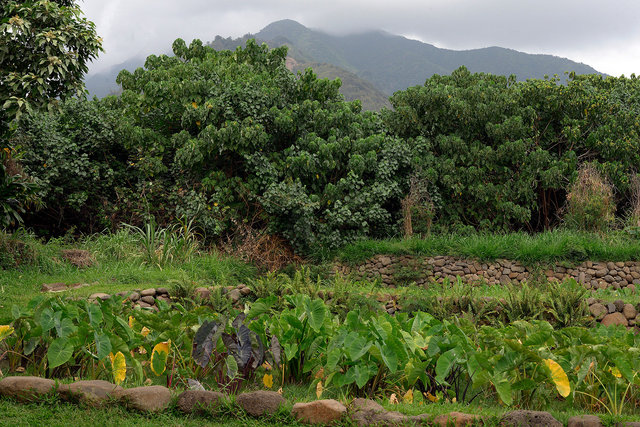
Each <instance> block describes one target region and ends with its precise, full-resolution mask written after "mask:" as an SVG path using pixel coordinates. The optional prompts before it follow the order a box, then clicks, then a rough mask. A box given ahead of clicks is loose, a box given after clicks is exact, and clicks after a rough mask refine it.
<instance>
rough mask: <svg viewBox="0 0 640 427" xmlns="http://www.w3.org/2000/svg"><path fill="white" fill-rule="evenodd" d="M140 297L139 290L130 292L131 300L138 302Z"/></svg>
mask: <svg viewBox="0 0 640 427" xmlns="http://www.w3.org/2000/svg"><path fill="white" fill-rule="evenodd" d="M139 299H140V294H139V293H137V292H131V293H130V294H129V300H130V301H133V302H136V301H138V300H139Z"/></svg>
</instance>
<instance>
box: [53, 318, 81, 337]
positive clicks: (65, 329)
mask: <svg viewBox="0 0 640 427" xmlns="http://www.w3.org/2000/svg"><path fill="white" fill-rule="evenodd" d="M55 326H56V333H57V334H58V336H59V337H61V338H66V337H68V336H69V335H71V334H73V333H75V332H76V331H77V330H78V328H77V327H76V326H75V325H74V324H73V321H72V320H71V319H69V318H68V317H65V318H64V319H62V320H60V322H56V325H55Z"/></svg>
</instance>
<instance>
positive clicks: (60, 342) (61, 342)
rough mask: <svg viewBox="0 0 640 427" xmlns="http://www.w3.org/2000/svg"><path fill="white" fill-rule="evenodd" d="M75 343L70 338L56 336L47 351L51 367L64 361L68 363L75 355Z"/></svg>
mask: <svg viewBox="0 0 640 427" xmlns="http://www.w3.org/2000/svg"><path fill="white" fill-rule="evenodd" d="M73 350H74V348H73V344H72V343H71V342H70V340H69V339H68V338H56V339H55V340H53V342H51V345H49V350H48V351H47V361H48V362H49V369H53V368H56V367H58V366H60V365H62V364H64V363H67V362H68V361H69V359H71V356H72V355H73Z"/></svg>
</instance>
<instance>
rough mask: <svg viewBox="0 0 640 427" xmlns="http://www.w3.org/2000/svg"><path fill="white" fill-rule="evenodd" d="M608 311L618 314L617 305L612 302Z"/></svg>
mask: <svg viewBox="0 0 640 427" xmlns="http://www.w3.org/2000/svg"><path fill="white" fill-rule="evenodd" d="M607 310H608V311H609V313H615V312H616V305H615V304H614V303H612V302H610V303H608V304H607Z"/></svg>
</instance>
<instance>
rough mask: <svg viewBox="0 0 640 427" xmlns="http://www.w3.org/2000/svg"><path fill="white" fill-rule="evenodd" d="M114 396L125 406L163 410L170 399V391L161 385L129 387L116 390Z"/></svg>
mask: <svg viewBox="0 0 640 427" xmlns="http://www.w3.org/2000/svg"><path fill="white" fill-rule="evenodd" d="M115 396H116V397H118V399H120V401H122V402H123V403H124V404H125V405H126V406H127V407H129V408H133V409H137V410H138V411H142V412H159V411H164V410H165V409H167V407H168V406H169V402H170V401H171V392H170V391H169V389H168V388H166V387H163V386H161V385H152V386H148V387H135V388H130V389H127V390H124V391H121V392H116V393H115Z"/></svg>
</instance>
